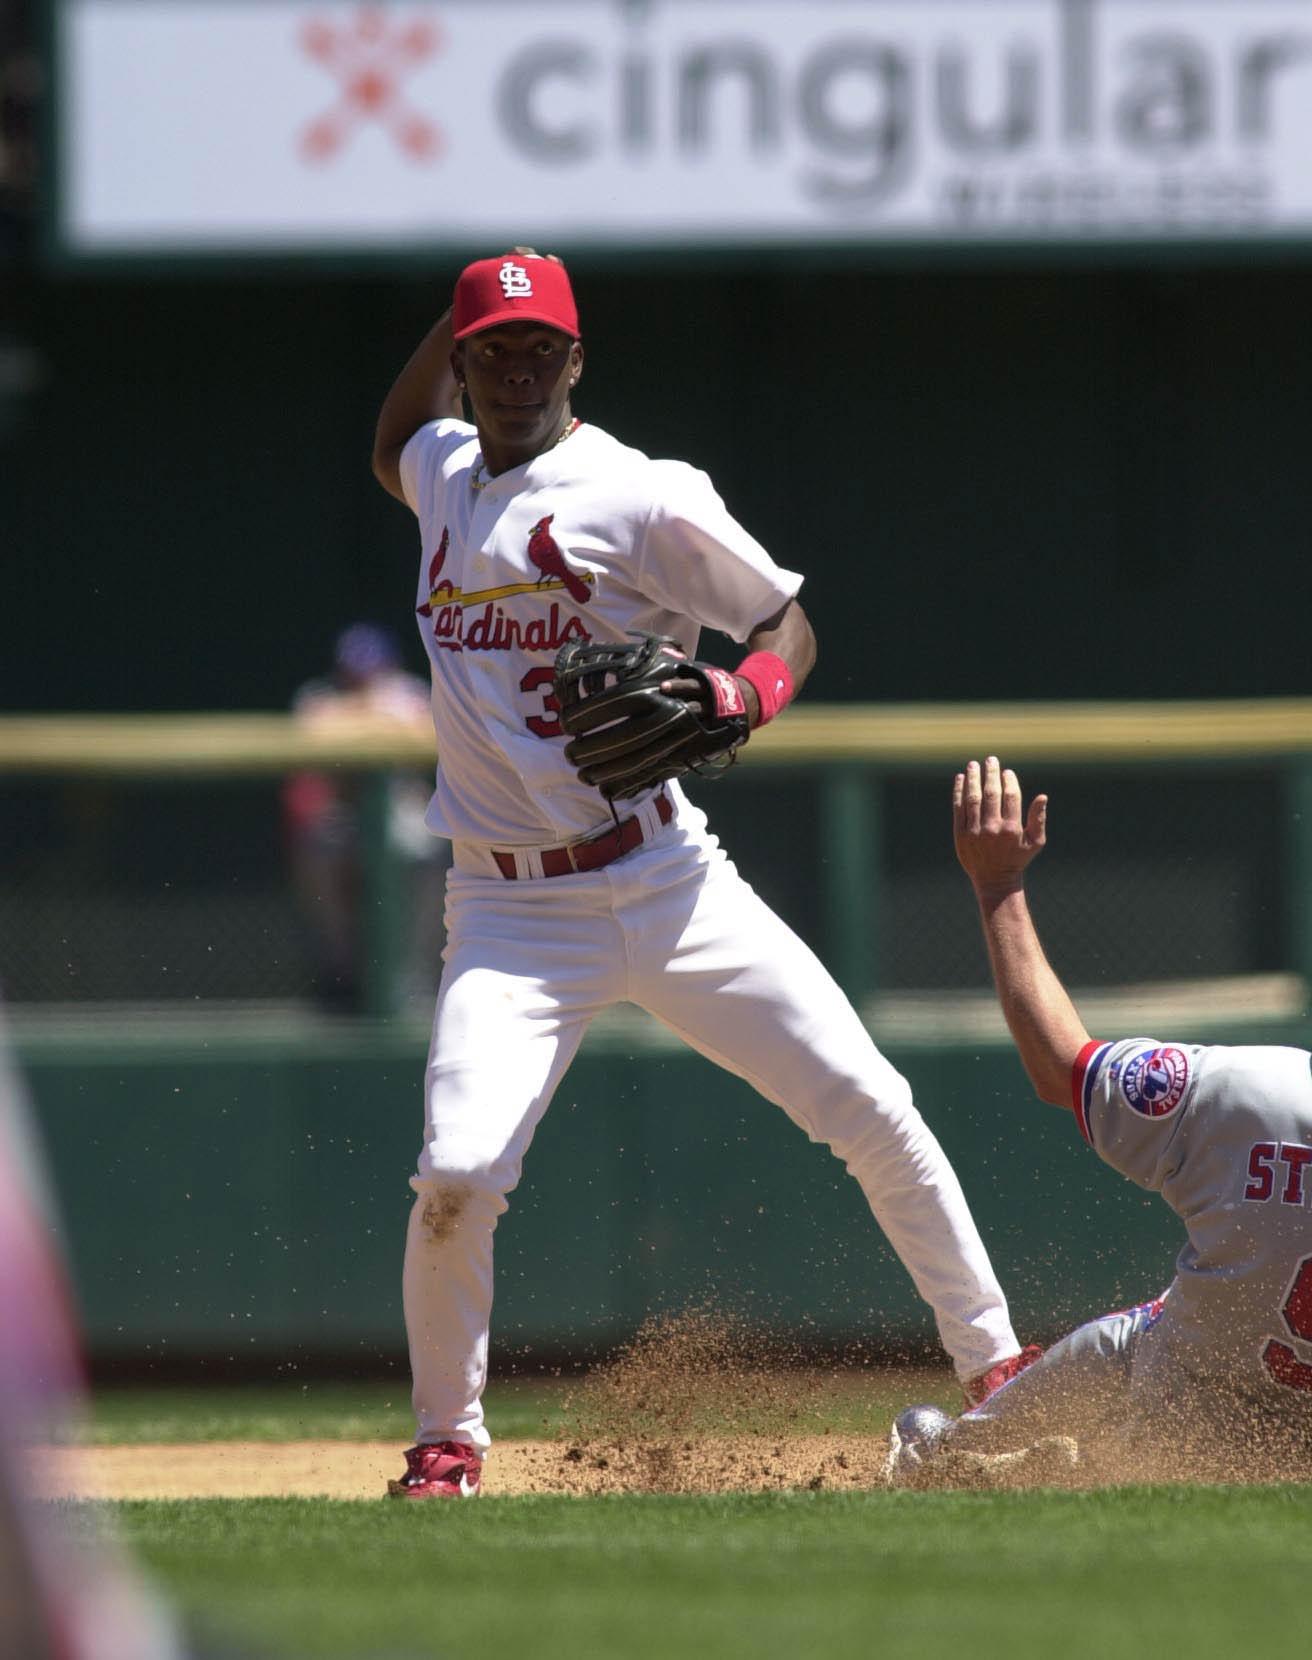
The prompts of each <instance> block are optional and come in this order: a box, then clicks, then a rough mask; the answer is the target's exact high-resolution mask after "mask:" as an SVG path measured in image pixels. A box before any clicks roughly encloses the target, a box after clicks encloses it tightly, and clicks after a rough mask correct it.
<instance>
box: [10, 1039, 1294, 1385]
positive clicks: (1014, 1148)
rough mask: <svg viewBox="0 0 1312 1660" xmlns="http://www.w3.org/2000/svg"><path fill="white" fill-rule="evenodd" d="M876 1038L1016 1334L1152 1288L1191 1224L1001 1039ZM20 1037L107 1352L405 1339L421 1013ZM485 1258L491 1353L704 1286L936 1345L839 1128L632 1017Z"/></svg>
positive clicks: (259, 1355)
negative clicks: (1025, 1072)
mask: <svg viewBox="0 0 1312 1660" xmlns="http://www.w3.org/2000/svg"><path fill="white" fill-rule="evenodd" d="M1156 1035H1159V1036H1181V1035H1184V1034H1183V1033H1181V1032H1180V1031H1178V1030H1175V1031H1172V1032H1170V1033H1159V1034H1156ZM1229 1035H1230V1036H1231V1037H1233V1036H1235V1035H1236V1034H1235V1032H1234V1031H1233V1030H1232V1032H1231V1033H1230V1034H1229ZM1243 1035H1245V1036H1248V1037H1256V1038H1260V1039H1263V1040H1268V1039H1269V1040H1273V1041H1291V1042H1295V1041H1305V1037H1303V1036H1302V1035H1300V1032H1296V1031H1294V1030H1292V1029H1286V1028H1282V1027H1278V1026H1271V1027H1264V1028H1257V1027H1255V1028H1251V1029H1249V1030H1248V1031H1246V1032H1245V1033H1244V1034H1243ZM886 1047H887V1048H888V1051H889V1053H890V1054H891V1055H892V1058H893V1059H894V1060H895V1062H896V1063H897V1064H898V1065H899V1066H900V1067H901V1068H902V1069H903V1071H904V1072H905V1073H906V1074H907V1076H908V1077H909V1078H910V1079H911V1080H912V1083H913V1085H914V1087H915V1090H916V1094H917V1097H918V1099H919V1101H920V1103H921V1106H922V1110H923V1111H924V1113H925V1115H926V1117H927V1118H928V1119H929V1121H930V1123H931V1124H932V1125H933V1127H934V1129H935V1130H936V1132H937V1133H938V1135H939V1137H940V1139H941V1140H942V1142H943V1143H944V1145H945V1147H946V1148H947V1150H948V1152H949V1153H950V1155H951V1157H952V1159H953V1161H954V1163H955V1165H956V1168H957V1170H958V1171H959V1173H960V1175H961V1179H962V1182H963V1184H964V1186H965V1188H966V1191H967V1194H968V1196H969V1198H970V1201H971V1204H972V1206H973V1208H974V1211H975V1214H976V1217H977V1218H978V1221H979V1224H980V1226H981V1229H982V1231H983V1233H984V1235H985V1237H986V1239H987V1241H988V1243H989V1247H990V1249H991V1251H992V1254H993V1258H994V1261H995V1263H996V1266H997V1268H998V1270H999V1272H1000V1274H1001V1275H1002V1277H1003V1280H1004V1283H1005V1285H1006V1288H1007V1291H1008V1294H1009V1296H1010V1297H1011V1300H1012V1304H1013V1310H1014V1314H1015V1319H1016V1323H1017V1326H1018V1329H1020V1330H1022V1331H1024V1332H1025V1333H1026V1335H1040V1336H1045V1335H1049V1334H1051V1333H1052V1332H1054V1331H1057V1330H1059V1329H1062V1328H1065V1327H1066V1326H1068V1325H1070V1324H1073V1323H1075V1322H1076V1321H1078V1320H1079V1319H1080V1318H1081V1317H1082V1316H1084V1315H1087V1314H1090V1313H1095V1312H1098V1311H1100V1310H1102V1309H1105V1308H1108V1307H1112V1306H1116V1305H1118V1304H1121V1303H1124V1302H1126V1301H1130V1300H1133V1299H1135V1298H1137V1297H1140V1296H1143V1295H1147V1294H1148V1293H1150V1292H1153V1291H1155V1290H1157V1289H1159V1288H1160V1287H1161V1286H1162V1285H1163V1284H1165V1283H1166V1281H1167V1279H1168V1278H1169V1276H1170V1272H1171V1264H1172V1261H1173V1258H1174V1255H1175V1252H1176V1250H1177V1249H1178V1244H1179V1241H1180V1237H1181V1229H1180V1226H1179V1224H1178V1223H1177V1222H1176V1220H1175V1219H1174V1218H1173V1217H1172V1216H1171V1215H1170V1214H1169V1213H1168V1212H1167V1210H1166V1208H1165V1206H1163V1205H1162V1204H1161V1202H1160V1201H1159V1200H1157V1199H1155V1198H1153V1197H1151V1196H1150V1195H1147V1194H1144V1193H1142V1192H1140V1191H1139V1190H1138V1189H1136V1188H1133V1187H1131V1186H1130V1185H1129V1184H1128V1183H1126V1182H1124V1181H1122V1180H1121V1179H1120V1178H1118V1177H1117V1176H1115V1175H1114V1174H1113V1173H1112V1172H1111V1171H1109V1170H1107V1169H1106V1168H1105V1167H1103V1166H1102V1165H1101V1164H1099V1162H1098V1161H1097V1160H1096V1159H1095V1158H1094V1156H1093V1155H1092V1154H1091V1153H1090V1152H1089V1151H1088V1149H1087V1148H1085V1147H1084V1145H1083V1143H1082V1142H1081V1141H1080V1138H1079V1136H1078V1134H1077V1132H1076V1129H1075V1125H1074V1120H1073V1118H1072V1117H1071V1116H1070V1115H1068V1114H1065V1113H1062V1112H1059V1111H1056V1110H1054V1109H1052V1108H1050V1107H1045V1106H1043V1105H1042V1104H1041V1103H1039V1102H1037V1101H1035V1100H1034V1099H1033V1097H1032V1096H1031V1094H1030V1092H1029V1090H1028V1086H1027V1084H1026V1083H1025V1080H1024V1078H1023V1076H1022V1074H1021V1072H1020V1068H1019V1066H1018V1063H1017V1062H1016V1060H1015V1058H1014V1056H1013V1054H1012V1052H1011V1050H1010V1048H1009V1047H1006V1046H1004V1045H1001V1044H995V1043H987V1044H982V1045H981V1044H980V1043H978V1042H964V1043H963V1042H953V1041H951V1040H950V1039H949V1038H947V1037H943V1038H941V1039H937V1040H934V1041H932V1042H925V1043H919V1044H916V1045H912V1046H905V1045H896V1044H890V1045H887V1046H886ZM19 1050H20V1059H21V1061H22V1062H23V1064H24V1068H25V1071H26V1074H27V1077H28V1081H29V1084H30V1087H31V1090H32V1093H33V1095H34V1098H35V1102H36V1105H37V1110H38V1115H39V1119H40V1122H41V1125H42V1127H43V1130H44V1133H45V1136H46V1139H47V1145H48V1149H49V1153H50V1158H51V1161H52V1165H53V1170H54V1174H55V1178H56V1182H57V1186H58V1190H59V1195H60V1200H61V1204H62V1209H63V1218H64V1221H63V1226H64V1228H65V1230H66V1236H67V1239H66V1243H67V1248H68V1252H69V1255H70V1258H71V1262H72V1266H73V1272H74V1277H75V1280H76V1286H77V1291H78V1294H79V1297H80V1300H81V1304H82V1309H83V1313H84V1318H85V1323H86V1330H87V1334H88V1340H89V1345H90V1348H91V1351H92V1354H93V1358H94V1359H95V1361H96V1362H98V1363H104V1364H111V1363H119V1362H128V1363H130V1364H131V1365H132V1366H133V1367H134V1368H136V1369H139V1370H142V1371H145V1372H150V1371H151V1370H155V1369H158V1370H161V1371H164V1370H168V1369H170V1368H172V1367H174V1366H176V1365H181V1364H185V1363H189V1362H190V1363H195V1362H197V1361H201V1362H204V1363H206V1364H207V1365H209V1366H213V1367H215V1368H223V1367H228V1366H236V1367H243V1368H244V1367H248V1366H257V1367H259V1366H262V1367H268V1366H275V1367H277V1366H287V1367H292V1366H307V1367H312V1366H313V1365H315V1364H316V1363H321V1362H322V1361H323V1360H324V1359H325V1358H327V1357H331V1358H332V1359H333V1360H334V1361H335V1362H338V1363H340V1362H341V1361H343V1360H345V1361H346V1362H348V1363H350V1364H358V1365H359V1366H360V1367H361V1368H362V1369H370V1368H373V1367H376V1366H380V1365H385V1364H391V1363H394V1362H395V1361H396V1359H397V1357H398V1355H399V1354H401V1353H402V1352H403V1334H402V1321H401V1308H400V1295H399V1274H400V1258H401V1244H402V1237H403V1233H404V1226H405V1218H406V1212H407V1208H408V1204H409V1198H410V1195H409V1191H408V1188H407V1178H408V1175H409V1172H410V1170H411V1168H412V1166H413V1160H414V1156H415V1153H416V1151H417V1147H418V1140H419V1131H420V1122H421V1120H420V1110H421V1109H420V1099H421V1096H420V1081H421V1076H422V1069H423V1061H424V1045H423V1035H422V1033H420V1032H418V1031H416V1030H413V1029H410V1030H408V1031H402V1030H401V1029H400V1028H396V1027H393V1028H388V1027H381V1026H380V1027H377V1028H371V1027H369V1026H367V1025H361V1026H360V1027H353V1028H351V1029H350V1030H347V1029H344V1028H343V1027H342V1026H341V1025H340V1024H339V1025H338V1026H334V1025H333V1024H331V1023H329V1022H323V1023H321V1024H315V1023H309V1024H307V1026H306V1027H305V1029H304V1030H302V1031H300V1032H298V1033H297V1032H284V1033H281V1034H279V1033H276V1032H269V1033H267V1034H265V1035H260V1034H259V1033H255V1032H249V1033H247V1034H245V1035H234V1034H233V1033H231V1032H227V1033H225V1032H224V1031H223V1029H222V1026H221V1024H220V1023H214V1024H213V1025H212V1028H211V1029H210V1030H209V1031H208V1032H207V1031H206V1028H205V1023H204V1022H203V1021H200V1020H197V1022H196V1023H195V1024H193V1025H191V1026H190V1027H188V1026H187V1025H186V1024H185V1023H180V1022H173V1023H172V1026H171V1027H170V1026H160V1025H157V1026H155V1027H154V1028H153V1029H152V1028H151V1027H150V1026H149V1025H146V1026H143V1027H142V1028H141V1029H140V1030H137V1031H133V1030H131V1029H128V1028H120V1029H119V1030H118V1031H116V1032H114V1033H111V1034H106V1035H100V1036H96V1035H94V1034H91V1035H88V1034H86V1033H83V1034H82V1035H81V1036H79V1037H77V1038H76V1039H70V1038H69V1037H67V1036H65V1037H61V1038H59V1039H54V1038H52V1037H51V1036H50V1035H47V1036H46V1037H45V1038H44V1039H41V1038H32V1037H30V1036H29V1037H27V1038H22V1039H21V1040H20V1044H19ZM497 1256H498V1289H497V1305H496V1314H495V1329H496V1338H497V1352H498V1357H499V1363H500V1364H501V1365H502V1366H505V1365H533V1364H535V1363H536V1362H539V1361H543V1360H555V1361H558V1360H559V1359H560V1358H561V1357H562V1356H567V1355H574V1356H577V1357H579V1358H586V1357H587V1356H588V1355H590V1354H596V1353H598V1352H600V1351H602V1350H604V1349H605V1348H606V1347H607V1346H608V1345H610V1344H613V1343H614V1342H615V1341H616V1340H617V1339H621V1338H623V1337H624V1336H625V1335H626V1334H628V1333H631V1332H632V1331H633V1330H634V1328H635V1327H636V1326H637V1324H638V1323H639V1322H640V1321H641V1320H642V1318H643V1317H644V1316H645V1315H646V1314H647V1313H649V1312H652V1311H656V1310H661V1309H671V1308H677V1307H680V1306H683V1305H686V1304H689V1303H698V1302H705V1301H707V1300H712V1301H715V1302H717V1303H720V1304H723V1305H724V1306H726V1307H730V1308H734V1309H736V1310H740V1311H742V1312H744V1313H745V1314H746V1315H748V1316H749V1317H751V1318H754V1319H757V1320H759V1321H760V1322H761V1323H763V1324H765V1325H767V1326H769V1327H771V1328H774V1329H776V1330H778V1331H780V1332H783V1333H787V1334H788V1335H790V1336H796V1337H799V1338H801V1339H802V1340H803V1341H810V1342H815V1343H818V1344H819V1343H824V1344H828V1343H833V1342H839V1341H846V1340H849V1339H856V1340H864V1341H866V1342H868V1343H870V1344H872V1345H874V1346H876V1347H878V1348H881V1349H886V1348H888V1347H889V1346H906V1347H908V1348H911V1349H920V1348H921V1347H923V1346H924V1345H927V1344H932V1342H933V1331H932V1326H931V1324H930V1322H929V1320H928V1318H927V1316H926V1313H925V1310H924V1309H923V1307H922V1306H921V1304H920V1303H919V1301H918V1299H917V1298H916V1296H915V1293H914V1291H913V1290H912V1287H911V1284H910V1281H909V1280H908V1278H907V1276H906V1274H905V1272H904V1270H903V1269H902V1268H901V1266H900V1265H899V1264H898V1262H897V1261H896V1259H895V1258H894V1257H893V1256H892V1254H891V1252H890V1251H889V1249H888V1247H887V1245H886V1244H885V1243H884V1241H883V1239H882V1236H881V1235H880V1233H879V1232H878V1230H877V1228H876V1227H875V1225H874V1224H873V1222H872V1221H871V1219H870V1216H869V1214H868V1212H867V1211H866V1208H865V1205H864V1202H863V1200H862V1198H861V1194H860V1192H859V1190H858V1188H857V1186H856V1184H855V1183H854V1182H853V1181H852V1180H851V1179H850V1178H849V1177H848V1176H846V1175H845V1173H844V1171H843V1170H842V1167H841V1166H840V1165H839V1164H838V1162H837V1161H836V1160H834V1159H833V1157H832V1156H831V1155H830V1154H829V1153H828V1151H827V1149H824V1148H822V1147H816V1146H812V1145H810V1144H808V1142H807V1141H806V1139H805V1137H804V1136H803V1134H802V1133H801V1132H800V1131H799V1130H797V1129H795V1128H794V1127H793V1126H792V1125H791V1124H790V1123H789V1122H788V1120H787V1119H786V1118H785V1116H784V1115H783V1114H782V1113H780V1112H779V1111H778V1110H777V1109H776V1108H774V1107H773V1106H771V1105H770V1104H769V1103H767V1102H764V1101H763V1100H761V1099H760V1098H759V1097H758V1096H756V1095H755V1094H754V1092H753V1091H752V1090H751V1089H749V1088H748V1087H747V1086H746V1085H744V1084H741V1083H739V1082H738V1081H737V1080H735V1079H732V1078H729V1077H728V1076H726V1075H724V1074H722V1073H721V1072H719V1071H718V1070H717V1069H716V1068H714V1067H712V1066H711V1065H710V1064H709V1063H708V1062H706V1061H704V1060H702V1059H700V1058H699V1057H697V1056H695V1055H692V1054H691V1053H689V1052H687V1051H685V1050H683V1049H679V1048H670V1047H667V1046H666V1045H665V1044H664V1043H662V1042H660V1041H658V1040H656V1039H655V1037H654V1036H653V1032H652V1031H651V1030H647V1031H644V1030H642V1029H640V1028H637V1027H635V1028H634V1030H633V1031H632V1032H630V1033H628V1034H624V1033H618V1034H617V1033H610V1034H604V1033H598V1034H597V1035H595V1036H594V1037H593V1038H591V1039H590V1040H589V1042H588V1044H587V1045H585V1048H584V1051H583V1053H582V1054H581V1056H580V1058H579V1059H578V1061H577V1062H576V1063H575V1065H574V1067H573V1069H572V1070H571V1072H570V1073H569V1074H568V1076H567V1078H566V1080H565V1082H564V1084H563V1086H562V1088H561V1090H560V1093H559V1095H558V1096H557V1099H556V1101H555V1103H554V1105H553V1107H552V1110H551V1111H550V1112H549V1113H548V1115H547V1118H546V1120H545V1122H544V1124H543V1126H542V1128H541V1129H540V1130H539V1132H538V1136H537V1139H536V1141H535V1143H534V1145H533V1147H532V1149H531V1151H530V1154H529V1158H528V1162H527V1165H526V1173H525V1178H524V1181H523V1182H522V1184H521V1186H520V1188H519V1190H518V1192H517V1193H516V1194H515V1196H514V1198H513V1199H512V1204H511V1209H510V1212H509V1214H508V1215H507V1217H506V1218H505V1219H504V1220H503V1222H502V1224H501V1227H500V1229H499V1231H498V1235H497Z"/></svg>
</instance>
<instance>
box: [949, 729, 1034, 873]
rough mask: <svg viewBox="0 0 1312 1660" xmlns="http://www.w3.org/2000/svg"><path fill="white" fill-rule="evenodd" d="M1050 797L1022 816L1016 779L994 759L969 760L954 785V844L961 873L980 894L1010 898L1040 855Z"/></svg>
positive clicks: (1031, 807)
mask: <svg viewBox="0 0 1312 1660" xmlns="http://www.w3.org/2000/svg"><path fill="white" fill-rule="evenodd" d="M1047 834H1048V798H1047V796H1046V795H1036V796H1035V797H1034V800H1033V801H1031V802H1030V805H1029V811H1028V812H1027V813H1025V814H1023V815H1022V812H1021V793H1020V779H1019V778H1017V776H1016V774H1015V773H1014V772H1013V771H1012V770H1011V768H1010V767H1007V768H1005V769H1004V768H1003V767H1002V766H1001V765H1000V764H999V762H998V758H997V756H996V755H990V756H989V757H988V758H987V760H986V761H985V762H984V764H983V766H982V767H981V765H980V763H979V762H978V761H968V762H967V763H966V770H965V772H959V773H958V774H957V775H956V777H955V778H954V779H953V780H952V839H953V843H954V845H955V847H956V850H957V858H958V859H959V860H960V862H961V868H962V869H963V870H964V871H965V873H966V875H967V876H969V877H970V879H971V881H972V882H973V883H974V884H975V889H976V891H977V892H979V893H981V894H988V895H992V896H995V897H996V896H999V895H1002V894H1006V893H1013V892H1015V890H1016V889H1017V888H1019V887H1020V886H1021V885H1022V882H1023V880H1024V875H1025V869H1026V866H1027V865H1028V864H1029V863H1030V861H1031V860H1032V859H1033V858H1034V857H1035V856H1036V855H1037V854H1039V853H1041V852H1042V851H1043V847H1044V844H1045V842H1046V841H1047Z"/></svg>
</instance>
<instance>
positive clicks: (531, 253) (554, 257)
mask: <svg viewBox="0 0 1312 1660" xmlns="http://www.w3.org/2000/svg"><path fill="white" fill-rule="evenodd" d="M510 251H511V253H512V254H520V255H522V257H523V258H525V259H538V258H539V257H540V258H542V259H549V260H550V261H551V262H552V264H553V265H559V264H560V255H559V254H542V255H539V254H538V251H537V249H536V248H523V247H520V246H519V245H518V244H516V246H515V247H513V248H512V249H511V250H510Z"/></svg>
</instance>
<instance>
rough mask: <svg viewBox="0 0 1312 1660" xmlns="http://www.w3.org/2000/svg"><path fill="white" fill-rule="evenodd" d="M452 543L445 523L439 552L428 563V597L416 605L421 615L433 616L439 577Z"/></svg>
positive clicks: (438, 548) (438, 547) (438, 545)
mask: <svg viewBox="0 0 1312 1660" xmlns="http://www.w3.org/2000/svg"><path fill="white" fill-rule="evenodd" d="M450 545H451V532H450V531H449V530H448V529H447V527H446V526H445V525H443V526H442V540H441V541H440V542H439V543H438V544H437V552H436V553H435V554H434V555H433V557H432V559H431V560H429V563H428V598H427V599H426V600H425V601H424V603H423V604H422V605H416V606H415V610H416V611H417V612H418V613H419V615H420V616H421V617H431V616H432V614H433V601H434V600H435V599H436V598H437V597H438V594H437V579H438V576H439V574H440V573H441V570H442V567H443V565H445V564H446V550H447V548H448V547H449V546H450Z"/></svg>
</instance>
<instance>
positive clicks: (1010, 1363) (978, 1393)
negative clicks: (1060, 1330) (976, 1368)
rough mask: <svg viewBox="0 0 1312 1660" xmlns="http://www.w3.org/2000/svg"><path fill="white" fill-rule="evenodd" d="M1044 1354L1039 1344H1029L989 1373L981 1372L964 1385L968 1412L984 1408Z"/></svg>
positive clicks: (999, 1363)
mask: <svg viewBox="0 0 1312 1660" xmlns="http://www.w3.org/2000/svg"><path fill="white" fill-rule="evenodd" d="M1042 1353H1043V1350H1042V1348H1041V1347H1040V1346H1039V1345H1038V1344H1037V1343H1027V1344H1026V1346H1025V1347H1024V1348H1023V1349H1022V1350H1021V1351H1020V1353H1019V1354H1018V1355H1012V1356H1011V1357H1010V1358H1009V1359H1007V1360H1000V1361H999V1362H998V1364H997V1365H996V1366H990V1367H989V1369H988V1371H987V1372H981V1373H980V1375H979V1376H978V1377H977V1378H971V1379H970V1381H969V1382H968V1383H963V1384H962V1386H961V1392H962V1394H963V1395H964V1396H965V1397H966V1410H967V1412H969V1411H970V1410H971V1409H972V1408H973V1407H977V1406H983V1404H984V1402H985V1401H986V1400H988V1398H989V1396H990V1395H992V1394H994V1393H995V1392H996V1391H997V1390H999V1389H1001V1388H1002V1386H1003V1384H1004V1383H1010V1382H1011V1380H1012V1378H1014V1377H1019V1376H1020V1374H1021V1373H1022V1372H1023V1371H1024V1370H1025V1368H1026V1367H1027V1366H1033V1364H1034V1362H1035V1361H1036V1360H1037V1359H1038V1358H1039V1356H1040V1355H1041V1354H1042Z"/></svg>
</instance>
